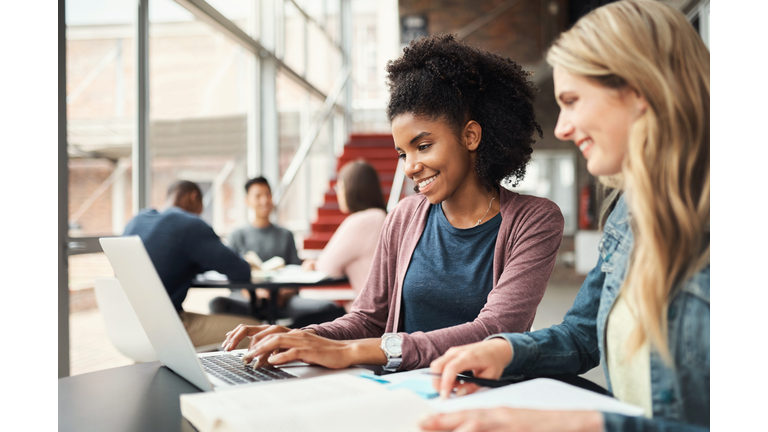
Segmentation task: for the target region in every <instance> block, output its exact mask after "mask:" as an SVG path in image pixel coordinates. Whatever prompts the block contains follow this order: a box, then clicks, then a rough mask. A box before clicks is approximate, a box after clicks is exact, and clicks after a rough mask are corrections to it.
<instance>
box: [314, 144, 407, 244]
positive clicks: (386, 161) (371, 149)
mask: <svg viewBox="0 0 768 432" xmlns="http://www.w3.org/2000/svg"><path fill="white" fill-rule="evenodd" d="M357 159H363V160H365V161H366V162H368V163H369V164H371V165H372V166H373V167H374V168H375V169H376V172H377V173H378V174H379V181H380V182H381V191H382V193H383V194H384V202H385V203H386V202H387V201H388V200H389V191H390V189H391V188H392V179H393V178H394V176H395V170H396V169H397V151H396V150H395V141H394V139H393V138H392V135H380V134H352V135H351V136H350V138H349V142H348V143H347V144H346V145H345V146H344V153H342V155H341V157H339V160H338V161H337V163H336V174H337V175H338V173H339V170H340V169H341V167H343V166H344V165H345V164H346V163H347V162H351V161H354V160H357ZM335 185H336V179H335V178H334V179H333V180H331V181H330V182H329V184H328V190H327V191H326V192H325V203H323V205H322V206H321V207H320V208H318V209H317V219H316V220H315V221H314V222H313V223H312V228H311V231H310V234H309V236H307V237H306V238H305V239H304V249H323V248H324V247H325V245H326V243H328V240H330V239H331V236H332V235H333V233H334V232H336V228H338V227H339V225H340V224H341V222H342V221H343V220H344V219H345V218H346V217H347V215H345V214H343V213H342V212H341V211H339V204H338V200H337V198H336V191H334V190H333V187H334V186H335ZM402 196H404V194H402V193H401V197H402Z"/></svg>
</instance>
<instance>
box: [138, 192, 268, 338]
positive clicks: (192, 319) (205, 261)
mask: <svg viewBox="0 0 768 432" xmlns="http://www.w3.org/2000/svg"><path fill="white" fill-rule="evenodd" d="M202 212H203V196H202V193H201V192H200V187H199V186H198V185H197V184H195V183H193V182H191V181H186V180H180V181H177V182H176V183H174V184H172V185H171V186H170V187H169V188H168V198H167V201H166V209H165V210H164V211H163V212H158V211H157V210H155V209H145V210H142V211H141V212H139V214H138V215H136V217H134V218H133V219H132V220H131V221H130V222H129V223H128V225H127V226H126V227H125V232H124V233H123V235H124V236H129V235H138V236H139V237H140V238H141V241H142V242H143V243H144V247H145V248H146V249H147V253H148V254H149V257H150V259H151V260H152V264H153V265H154V266H155V269H157V273H158V275H160V280H161V281H162V282H163V286H165V289H166V291H168V295H169V296H170V298H171V302H172V303H173V306H174V307H175V308H176V311H177V312H178V313H179V317H180V318H181V322H182V323H184V328H185V329H186V330H187V333H188V334H189V337H190V339H191V340H192V344H193V345H195V346H204V345H210V344H218V343H221V342H222V341H223V340H224V337H225V334H226V333H227V332H228V331H229V330H232V326H233V325H237V324H239V323H240V322H242V321H243V318H242V317H239V316H233V315H222V314H215V315H204V314H197V313H192V312H185V311H184V309H183V308H182V306H181V304H182V302H184V299H185V298H186V297H187V292H188V291H189V287H190V286H191V285H192V281H193V280H194V278H195V276H196V275H197V274H199V273H204V272H206V271H209V270H215V271H217V272H219V273H222V274H225V275H226V276H227V277H228V278H229V279H230V280H233V281H248V280H250V278H251V268H250V265H249V264H248V263H247V262H245V261H244V260H243V259H242V258H240V257H239V256H238V255H237V254H236V253H234V252H232V250H231V249H229V248H227V247H226V246H224V244H223V243H222V242H221V239H219V236H218V235H216V233H215V232H214V231H213V228H211V227H210V226H209V225H208V224H207V223H205V221H203V220H202V219H200V214H202ZM247 320H248V321H250V322H253V323H254V324H258V323H260V321H257V320H255V319H252V318H248V319H247ZM247 346H248V344H243V347H244V348H245V347H247Z"/></svg>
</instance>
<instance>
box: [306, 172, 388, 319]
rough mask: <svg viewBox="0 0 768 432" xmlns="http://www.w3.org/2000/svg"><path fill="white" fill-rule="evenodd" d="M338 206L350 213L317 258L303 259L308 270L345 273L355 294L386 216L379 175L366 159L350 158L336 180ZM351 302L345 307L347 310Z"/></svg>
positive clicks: (368, 266)
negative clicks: (353, 159) (356, 159)
mask: <svg viewBox="0 0 768 432" xmlns="http://www.w3.org/2000/svg"><path fill="white" fill-rule="evenodd" d="M336 196H337V198H338V201H339V210H340V211H341V212H342V213H344V214H348V215H349V216H348V217H347V218H346V219H344V221H343V222H342V223H341V225H339V227H338V228H337V229H336V232H335V233H333V236H332V237H331V239H330V240H329V241H328V244H327V245H326V246H325V248H324V249H323V251H322V252H321V253H320V256H318V258H317V260H316V261H315V260H305V261H304V264H303V266H304V268H305V269H307V270H320V271H322V272H325V273H326V274H328V275H329V276H333V277H341V276H346V277H347V278H348V279H349V283H350V285H352V290H353V291H354V292H355V297H357V294H359V293H360V290H361V289H362V288H363V285H364V284H365V280H366V279H367V278H368V272H369V271H370V270H371V262H372V261H373V254H374V252H375V251H376V243H377V242H378V240H379V233H381V226H382V225H383V224H384V219H385V218H386V217H387V211H386V205H385V204H384V196H383V195H382V193H381V185H380V183H379V175H378V174H377V173H376V170H375V169H374V168H373V167H372V166H371V165H370V164H368V163H366V162H364V161H362V160H360V161H354V162H350V163H348V164H346V165H344V167H342V168H341V171H339V176H338V179H337V180H336ZM350 306H351V302H350V303H348V304H347V306H346V308H345V309H347V311H349V307H350Z"/></svg>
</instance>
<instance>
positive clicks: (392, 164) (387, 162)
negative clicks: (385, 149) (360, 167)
mask: <svg viewBox="0 0 768 432" xmlns="http://www.w3.org/2000/svg"><path fill="white" fill-rule="evenodd" d="M358 159H359V158H347V157H344V156H341V157H340V158H339V159H338V162H336V171H338V170H340V169H341V167H343V166H344V165H346V164H347V163H348V162H352V161H356V160H358ZM366 162H368V163H369V164H370V165H371V166H372V167H373V168H374V169H375V170H376V172H377V173H378V172H391V173H393V174H394V172H395V171H396V170H397V159H396V158H393V159H370V160H366Z"/></svg>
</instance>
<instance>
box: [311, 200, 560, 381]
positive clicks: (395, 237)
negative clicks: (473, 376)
mask: <svg viewBox="0 0 768 432" xmlns="http://www.w3.org/2000/svg"><path fill="white" fill-rule="evenodd" d="M500 190H501V194H500V197H499V202H500V206H501V217H502V221H501V226H500V227H499V235H498V237H497V239H496V248H495V249H494V257H493V289H492V290H491V292H490V293H489V294H488V300H487V301H486V303H485V306H484V307H483V309H482V310H481V311H480V314H479V315H478V317H477V318H475V320H474V321H472V322H468V323H465V324H461V325H457V326H453V327H448V328H444V329H440V330H434V331H431V332H426V333H424V332H415V333H411V334H407V333H402V332H401V333H400V334H401V335H402V336H403V362H402V364H401V365H400V370H411V369H418V368H424V367H428V366H429V363H430V362H431V361H432V360H434V359H436V358H438V357H439V356H441V355H442V354H443V353H445V351H447V350H448V348H450V347H452V346H458V345H465V344H468V343H473V342H478V341H481V340H483V339H484V338H485V337H487V336H490V335H492V334H495V333H509V332H523V331H526V330H529V329H530V328H531V325H532V324H533V318H534V316H535V315H536V308H537V307H538V305H539V303H540V302H541V299H542V297H543V296H544V291H545V290H546V288H547V281H548V280H549V276H550V275H551V274H552V269H553V268H554V265H555V258H556V257H557V251H558V249H559V248H560V242H561V241H562V237H563V215H562V213H561V212H560V208H559V207H557V205H556V204H555V203H553V202H551V201H549V200H547V199H544V198H538V197H534V196H528V195H520V194H517V193H514V192H510V191H508V190H506V189H504V188H500ZM429 208H430V205H429V202H428V201H427V199H426V197H424V196H423V195H412V196H410V197H408V198H405V199H404V200H403V201H401V202H400V203H399V204H398V205H397V207H396V208H395V209H394V210H393V211H392V212H391V213H390V214H389V215H388V216H387V219H386V220H385V222H384V226H383V228H382V230H381V235H380V237H379V242H378V245H377V247H376V254H375V255H374V258H373V264H372V266H371V271H370V273H369V274H368V280H367V281H366V284H365V286H364V287H363V290H362V292H361V293H360V295H359V296H358V297H357V300H355V302H354V303H353V304H352V310H351V312H350V313H348V314H346V315H344V316H343V317H341V318H338V319H336V320H335V321H332V322H329V323H324V324H320V325H311V326H308V327H305V329H313V330H315V331H316V332H317V334H318V335H320V336H323V337H327V338H329V339H336V340H349V339H365V338H376V337H381V335H382V334H384V333H394V332H398V328H399V327H400V326H401V325H402V324H401V320H402V316H401V311H400V303H401V301H402V289H403V286H402V284H403V279H404V278H405V273H406V271H407V270H408V265H409V264H410V262H411V256H412V255H413V251H414V249H416V244H417V243H418V242H419V239H420V238H421V233H422V232H423V231H424V227H425V226H426V223H427V216H428V214H429V213H428V212H429Z"/></svg>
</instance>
